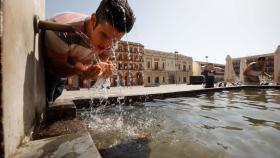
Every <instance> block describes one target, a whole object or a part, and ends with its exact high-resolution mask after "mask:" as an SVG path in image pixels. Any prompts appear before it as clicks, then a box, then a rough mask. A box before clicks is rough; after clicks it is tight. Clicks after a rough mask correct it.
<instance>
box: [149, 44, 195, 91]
mask: <svg viewBox="0 0 280 158" xmlns="http://www.w3.org/2000/svg"><path fill="white" fill-rule="evenodd" d="M144 54H145V57H144V61H145V72H144V76H145V80H144V85H145V86H156V85H161V84H181V83H186V84H187V83H189V76H190V75H191V74H192V58H191V57H187V56H184V55H181V54H179V53H178V52H175V53H168V52H162V51H156V50H149V49H145V51H144Z"/></svg>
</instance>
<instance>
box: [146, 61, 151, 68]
mask: <svg viewBox="0 0 280 158" xmlns="http://www.w3.org/2000/svg"><path fill="white" fill-rule="evenodd" d="M147 64H148V65H147V67H148V69H149V68H150V67H151V63H150V62H149V61H148V63H147Z"/></svg>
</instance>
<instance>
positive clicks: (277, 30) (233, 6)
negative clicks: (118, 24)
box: [46, 0, 280, 64]
mask: <svg viewBox="0 0 280 158" xmlns="http://www.w3.org/2000/svg"><path fill="white" fill-rule="evenodd" d="M100 1H101V0H82V1H77V0H46V16H47V17H51V16H53V15H55V14H56V13H59V12H65V11H74V12H81V13H85V14H91V13H92V12H95V10H96V8H97V6H98V5H99V3H100ZM128 1H129V3H130V4H131V7H132V9H133V10H134V12H135V15H136V23H135V25H134V28H133V29H132V31H131V32H130V33H129V34H128V35H127V36H125V37H124V38H123V40H127V41H132V42H138V43H141V44H143V45H144V46H145V48H148V49H154V50H160V51H167V52H174V51H178V52H179V53H180V54H184V55H186V56H190V57H193V59H194V60H199V61H205V60H206V59H205V56H208V57H209V58H208V61H209V62H214V63H222V64H224V63H225V58H226V55H227V54H229V55H231V57H241V56H248V55H257V54H263V53H273V52H274V51H275V50H276V48H277V46H278V45H280V9H279V6H280V0H128ZM82 2H83V3H82Z"/></svg>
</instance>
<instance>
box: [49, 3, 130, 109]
mask: <svg viewBox="0 0 280 158" xmlns="http://www.w3.org/2000/svg"><path fill="white" fill-rule="evenodd" d="M49 20H50V21H52V22H56V23H60V24H67V25H69V26H72V27H73V28H74V30H75V32H74V33H69V32H57V31H49V30H48V31H45V38H44V51H45V52H44V55H45V71H46V73H45V78H46V79H45V80H46V98H47V104H50V103H52V102H53V101H54V100H55V99H56V98H57V97H59V96H60V95H61V93H62V91H63V89H64V87H65V84H66V77H68V76H72V75H74V74H77V75H79V76H80V77H82V78H84V79H89V78H95V79H96V78H98V77H101V76H108V75H110V73H111V68H112V64H111V63H110V62H109V61H108V59H109V57H110V52H111V47H112V45H113V44H114V43H115V42H117V41H119V40H120V39H121V38H122V37H123V36H124V34H125V33H128V32H129V31H130V30H131V29H132V27H133V24H134V21H135V17H134V14H133V12H132V10H131V8H130V6H129V4H128V3H127V0H102V1H101V3H100V5H99V7H98V8H97V10H96V13H93V14H92V15H91V16H89V17H88V16H86V15H83V14H80V13H63V14H60V15H57V16H55V17H53V18H51V19H49ZM100 61H102V62H100Z"/></svg>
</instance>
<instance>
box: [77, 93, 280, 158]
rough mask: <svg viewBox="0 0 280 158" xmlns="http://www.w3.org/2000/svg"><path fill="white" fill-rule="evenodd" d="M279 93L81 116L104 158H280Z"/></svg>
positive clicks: (185, 100) (175, 101)
mask: <svg viewBox="0 0 280 158" xmlns="http://www.w3.org/2000/svg"><path fill="white" fill-rule="evenodd" d="M279 111H280V99H279V90H275V89H268V90H263V89H259V90H256V89H249V90H241V91H236V90H235V91H223V92H216V93H209V94H201V95H197V96H195V97H182V98H169V99H165V100H154V101H153V102H147V103H145V105H144V106H141V107H139V106H137V107H134V106H116V107H111V108H104V109H103V110H102V112H101V111H99V112H98V113H96V114H94V115H92V114H80V116H85V115H88V116H90V117H84V120H85V122H86V123H87V124H88V127H89V129H90V130H91V131H92V132H91V133H92V137H93V139H94V141H95V143H96V145H97V147H98V149H99V150H100V151H101V154H102V156H103V157H137V158H138V157H139V158H148V157H150V158H158V157H159V158H165V157H166V158H170V157H172V158H185V157H186V158H188V157H196V158H205V157H213V158H216V157H254V158H255V157H257V158H258V157H259V158H263V157H270V158H279V155H280V151H279V149H278V148H279V144H280V139H279V138H280V113H279Z"/></svg>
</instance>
